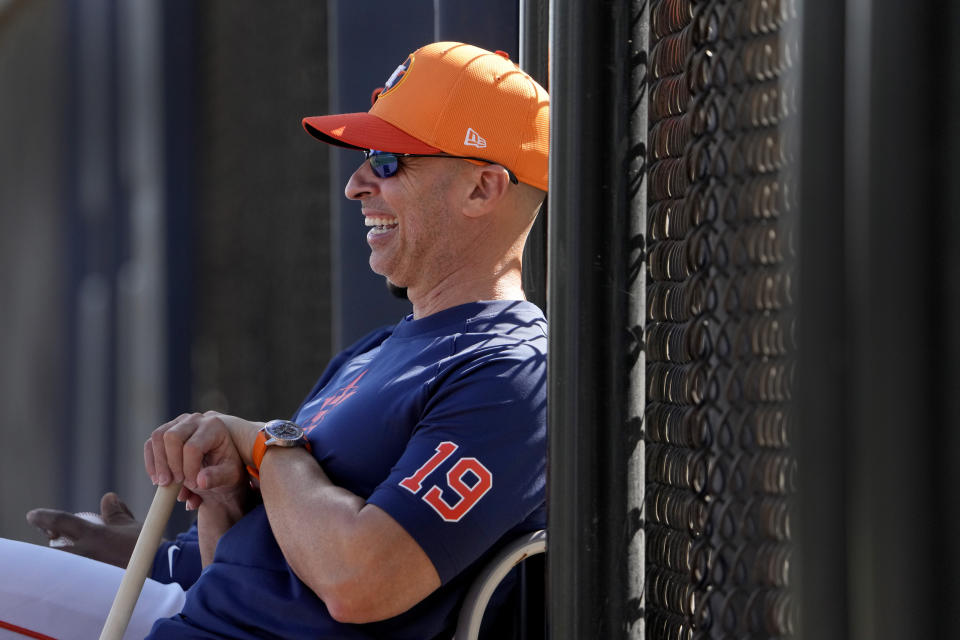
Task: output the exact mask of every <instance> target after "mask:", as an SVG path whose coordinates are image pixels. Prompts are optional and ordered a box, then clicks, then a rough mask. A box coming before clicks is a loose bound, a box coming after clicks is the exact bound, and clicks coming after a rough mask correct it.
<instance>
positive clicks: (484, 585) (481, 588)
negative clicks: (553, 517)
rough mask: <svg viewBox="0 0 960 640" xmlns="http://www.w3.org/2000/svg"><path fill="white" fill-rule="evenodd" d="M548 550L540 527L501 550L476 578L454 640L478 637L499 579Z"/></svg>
mask: <svg viewBox="0 0 960 640" xmlns="http://www.w3.org/2000/svg"><path fill="white" fill-rule="evenodd" d="M546 550H547V532H546V531H544V530H543V529H541V530H540V531H534V532H533V533H528V534H525V535H523V536H521V537H519V538H517V539H516V540H514V541H513V542H511V543H510V544H508V545H507V546H506V547H504V548H503V549H501V550H500V552H499V553H497V555H496V556H494V557H493V559H492V560H490V561H489V562H488V563H487V565H486V566H485V567H484V568H483V571H481V572H480V574H479V575H478V576H477V577H476V578H475V579H474V581H473V584H472V585H470V590H469V591H467V596H466V598H465V599H464V601H463V607H461V609H460V615H459V617H458V618H457V631H456V633H455V634H454V636H453V640H476V639H477V636H478V635H479V634H480V623H481V622H482V621H483V613H484V611H485V610H486V608H487V603H489V602H490V597H491V596H492V595H493V592H494V591H496V589H497V586H498V585H499V584H500V581H501V580H503V578H504V576H506V575H507V574H508V573H510V570H511V569H513V568H514V567H515V566H517V565H518V564H520V563H521V562H523V561H524V560H525V559H527V558H528V557H530V556H533V555H536V554H538V553H544V552H546Z"/></svg>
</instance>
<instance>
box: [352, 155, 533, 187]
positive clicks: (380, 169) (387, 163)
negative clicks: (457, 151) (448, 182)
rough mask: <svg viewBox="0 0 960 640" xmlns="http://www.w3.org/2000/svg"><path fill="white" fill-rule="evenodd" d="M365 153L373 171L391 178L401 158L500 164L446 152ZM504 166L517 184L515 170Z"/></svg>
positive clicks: (398, 166)
mask: <svg viewBox="0 0 960 640" xmlns="http://www.w3.org/2000/svg"><path fill="white" fill-rule="evenodd" d="M363 155H364V156H365V157H366V158H367V160H369V161H370V168H371V169H373V172H374V173H375V174H377V176H378V177H380V178H389V177H390V176H393V175H395V174H396V173H397V170H398V169H399V168H400V158H456V159H458V160H476V161H477V162H485V163H486V164H500V163H498V162H493V161H491V160H484V159H483V158H474V157H472V156H448V155H446V154H434V153H391V152H389V151H377V150H375V149H366V150H364V152H363ZM500 166H503V165H500ZM503 168H504V169H506V171H507V175H508V176H510V182H512V183H513V184H517V183H518V182H519V181H518V180H517V176H515V175H514V173H513V171H510V169H507V168H506V167H503Z"/></svg>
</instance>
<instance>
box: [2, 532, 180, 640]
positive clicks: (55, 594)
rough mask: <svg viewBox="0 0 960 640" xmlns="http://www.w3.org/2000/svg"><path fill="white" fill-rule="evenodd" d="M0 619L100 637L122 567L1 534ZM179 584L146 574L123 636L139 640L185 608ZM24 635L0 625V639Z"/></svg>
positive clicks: (58, 633)
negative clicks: (146, 577)
mask: <svg viewBox="0 0 960 640" xmlns="http://www.w3.org/2000/svg"><path fill="white" fill-rule="evenodd" d="M0 576H2V579H0V621H3V622H7V623H9V624H13V625H16V626H18V627H23V628H25V629H30V630H31V631H34V632H38V633H42V634H44V635H48V636H51V637H54V638H58V639H59V640H72V639H76V640H91V639H92V638H98V637H99V636H100V629H101V628H102V627H103V623H104V622H105V621H106V619H107V613H108V612H109V611H110V605H111V604H113V597H114V595H116V593H117V587H119V586H120V580H121V579H122V578H123V569H120V568H118V567H114V566H113V565H109V564H105V563H103V562H98V561H96V560H90V559H89V558H83V557H81V556H76V555H73V554H72V553H66V552H64V551H59V550H57V549H51V548H49V547H42V546H39V545H35V544H27V543H25V542H16V541H14V540H6V539H4V538H0ZM183 600H184V592H183V589H181V588H180V585H178V584H160V583H159V582H156V581H154V580H150V579H149V578H148V579H147V581H146V584H144V586H143V591H142V592H141V594H140V600H139V601H138V602H137V606H136V608H135V609H134V611H133V617H132V618H131V620H130V626H129V627H127V632H126V633H125V634H124V636H123V637H124V640H136V639H142V638H143V637H144V636H146V635H147V633H148V632H149V631H150V627H152V626H153V622H154V621H155V620H156V619H158V618H167V617H170V616H172V615H175V614H176V613H178V612H179V611H180V609H181V608H182V607H183ZM8 638H11V639H16V640H23V638H24V636H22V635H20V634H18V633H14V632H12V631H8V630H5V629H3V628H0V640H7V639H8Z"/></svg>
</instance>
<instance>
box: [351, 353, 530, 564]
mask: <svg viewBox="0 0 960 640" xmlns="http://www.w3.org/2000/svg"><path fill="white" fill-rule="evenodd" d="M520 355H522V354H514V355H507V356H503V355H496V356H492V357H487V358H481V359H479V360H477V361H474V362H472V363H470V364H469V365H467V366H465V367H461V368H460V369H459V370H458V371H456V372H454V373H453V374H451V375H449V376H447V377H446V379H444V380H442V381H441V382H439V383H438V386H437V388H436V389H435V390H434V391H433V392H432V395H431V398H430V400H428V402H427V405H426V407H425V410H424V415H423V417H422V419H421V421H420V423H419V424H418V425H417V427H416V429H415V430H414V433H413V436H412V437H411V439H410V441H409V443H408V444H407V447H406V449H405V450H404V452H403V454H402V455H401V457H400V459H399V461H398V462H397V464H396V465H395V466H394V468H393V469H392V470H391V472H390V475H389V476H388V477H387V479H386V480H385V481H384V482H383V483H382V484H380V485H379V486H378V487H377V488H376V489H375V490H374V492H373V494H372V495H371V496H370V498H369V500H368V502H369V503H371V504H375V505H377V506H378V507H380V508H381V509H384V510H385V511H386V512H387V513H389V514H390V515H391V517H393V518H394V519H395V520H396V521H397V522H398V523H399V524H400V525H401V526H403V527H404V529H405V530H406V531H407V532H408V533H409V534H410V535H411V536H412V537H413V538H414V539H415V540H416V541H417V543H418V544H419V545H420V546H421V547H422V548H423V550H424V551H425V552H426V553H427V555H428V556H429V557H430V559H431V561H432V562H433V565H434V567H435V568H436V570H437V573H438V574H439V576H440V579H441V581H442V582H443V583H446V582H448V581H449V580H451V579H452V578H453V577H454V576H456V575H457V574H458V573H460V572H461V571H463V570H464V569H465V568H467V567H468V566H469V565H470V564H472V563H473V562H474V561H475V560H476V559H477V558H479V557H480V556H481V555H482V554H483V553H484V552H486V551H487V550H489V549H490V548H491V547H493V546H494V545H495V544H496V543H497V541H498V540H500V539H501V538H502V537H503V536H504V535H505V534H506V533H508V532H510V531H511V530H512V529H514V528H515V527H517V526H518V525H520V524H521V523H523V521H524V520H525V519H527V518H528V516H530V514H532V513H533V512H534V511H535V510H537V508H538V507H540V506H542V504H543V501H544V487H545V470H546V389H545V386H546V358H545V357H544V356H543V354H537V356H536V357H519V356H520Z"/></svg>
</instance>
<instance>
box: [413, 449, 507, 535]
mask: <svg viewBox="0 0 960 640" xmlns="http://www.w3.org/2000/svg"><path fill="white" fill-rule="evenodd" d="M458 448H459V447H458V446H457V445H456V444H455V443H453V442H450V441H446V442H441V443H440V444H438V445H437V449H436V451H437V452H436V453H435V454H433V456H431V458H430V459H429V460H427V461H426V462H424V463H423V466H421V467H420V468H419V469H417V470H416V471H415V472H414V473H413V475H411V476H410V477H407V478H404V479H403V480H401V481H400V486H401V487H403V488H404V489H406V490H407V491H409V492H410V493H412V494H414V495H416V494H418V493H420V491H421V490H422V489H423V485H424V480H426V479H427V478H428V477H430V476H431V475H432V474H433V472H434V471H436V470H437V467H439V466H440V465H441V464H442V463H443V461H444V460H446V459H447V458H449V457H450V456H452V455H453V454H454V452H455V451H456V450H457V449H458ZM447 487H448V488H449V489H450V490H451V491H453V493H455V494H457V496H458V498H457V499H456V500H454V501H453V502H452V503H450V502H447V500H446V499H445V498H444V497H443V490H442V489H441V488H440V486H439V485H436V484H434V485H431V486H430V488H429V489H428V490H427V492H426V493H424V494H423V495H422V496H421V499H422V500H423V501H424V502H426V503H427V504H428V505H430V507H431V508H432V509H433V510H434V511H436V512H437V513H438V514H440V517H441V518H443V519H444V520H445V521H447V522H458V521H460V520H461V519H462V518H463V516H465V515H467V513H469V512H470V510H471V509H473V508H474V507H475V506H476V504H477V503H478V502H479V501H480V499H481V498H482V497H483V496H484V495H486V493H487V492H488V491H490V489H491V488H492V487H493V474H492V473H490V470H489V469H487V468H486V467H485V466H483V463H481V462H480V461H479V460H477V459H476V458H472V457H463V458H460V459H459V460H457V461H456V463H454V465H453V466H452V467H450V470H449V471H447Z"/></svg>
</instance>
